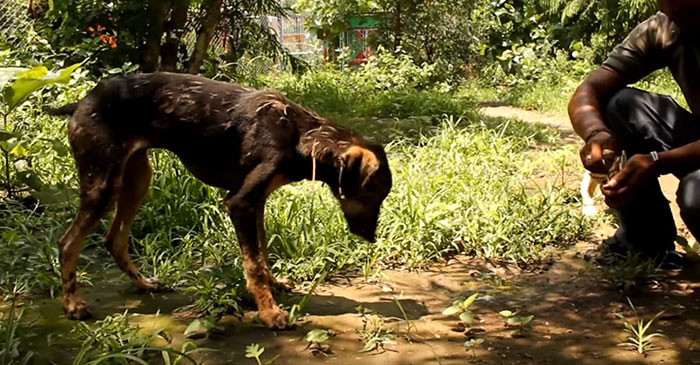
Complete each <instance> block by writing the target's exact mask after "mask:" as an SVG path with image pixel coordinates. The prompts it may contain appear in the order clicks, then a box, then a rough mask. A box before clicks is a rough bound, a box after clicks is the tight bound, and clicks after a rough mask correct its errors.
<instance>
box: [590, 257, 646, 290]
mask: <svg viewBox="0 0 700 365" xmlns="http://www.w3.org/2000/svg"><path fill="white" fill-rule="evenodd" d="M605 259H606V261H607V262H605V263H603V264H602V265H600V270H601V274H602V276H603V280H604V281H605V282H606V283H608V285H610V286H611V287H613V288H615V289H617V290H620V292H621V293H622V294H623V295H627V294H630V293H633V292H634V291H636V290H638V289H640V288H641V287H643V286H644V285H646V284H648V283H650V282H651V281H653V280H654V279H655V278H656V277H657V276H658V272H659V266H658V264H657V263H656V261H655V260H654V259H649V258H644V257H642V256H640V255H639V254H637V253H635V252H627V255H625V256H622V255H612V256H611V257H607V258H605Z"/></svg>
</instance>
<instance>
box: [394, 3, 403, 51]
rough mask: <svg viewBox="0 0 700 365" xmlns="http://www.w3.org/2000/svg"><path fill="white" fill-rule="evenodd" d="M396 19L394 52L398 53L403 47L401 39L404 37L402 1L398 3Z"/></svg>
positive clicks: (395, 13)
mask: <svg viewBox="0 0 700 365" xmlns="http://www.w3.org/2000/svg"><path fill="white" fill-rule="evenodd" d="M394 17H395V18H394V52H396V51H397V50H398V49H399V47H401V38H402V36H403V34H402V32H403V30H402V26H401V0H397V1H396V9H395V11H394Z"/></svg>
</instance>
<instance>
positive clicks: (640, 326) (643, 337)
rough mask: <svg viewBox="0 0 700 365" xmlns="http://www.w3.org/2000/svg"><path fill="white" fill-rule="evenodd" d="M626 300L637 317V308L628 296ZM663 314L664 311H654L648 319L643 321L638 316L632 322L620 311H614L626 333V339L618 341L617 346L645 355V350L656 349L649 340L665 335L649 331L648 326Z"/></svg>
mask: <svg viewBox="0 0 700 365" xmlns="http://www.w3.org/2000/svg"><path fill="white" fill-rule="evenodd" d="M627 302H628V303H629V305H630V307H631V308H632V311H633V312H634V315H635V316H636V317H639V313H637V309H636V308H635V307H634V304H632V301H631V300H630V299H629V298H627ZM663 314H664V311H661V312H659V313H656V314H655V315H654V316H653V317H652V318H651V319H649V320H648V321H645V320H644V319H643V318H640V319H639V320H637V321H636V322H632V321H631V320H630V319H628V318H627V317H625V316H624V315H623V314H622V313H616V315H617V317H618V318H620V319H621V320H622V323H623V325H624V329H623V331H624V332H626V333H627V334H628V337H627V341H625V342H621V343H619V344H618V346H620V347H627V348H629V349H631V350H634V351H636V352H637V353H638V354H640V355H645V356H646V353H647V352H649V351H653V350H656V349H657V348H656V347H655V346H654V344H653V343H652V341H651V340H652V339H653V338H656V337H666V336H665V335H664V334H662V333H658V332H651V333H650V328H651V325H652V324H653V323H654V321H656V320H657V319H658V318H659V317H661V316H662V315H663Z"/></svg>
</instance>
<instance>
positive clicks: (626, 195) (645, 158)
mask: <svg viewBox="0 0 700 365" xmlns="http://www.w3.org/2000/svg"><path fill="white" fill-rule="evenodd" d="M655 177H656V172H655V171H654V160H653V159H652V158H651V155H634V156H632V157H631V158H630V159H629V160H627V162H626V163H625V165H624V166H623V167H622V170H621V171H620V172H618V173H617V174H615V176H613V177H612V178H610V180H608V182H607V183H606V184H605V185H603V186H602V187H601V190H602V192H603V195H605V203H606V204H608V206H609V207H611V208H613V209H615V208H619V207H621V206H624V205H625V204H626V203H628V202H629V201H630V200H631V199H632V197H633V195H634V194H635V192H636V191H638V190H639V188H641V187H642V186H644V185H645V184H647V183H649V182H650V181H652V180H653V179H654V178H655Z"/></svg>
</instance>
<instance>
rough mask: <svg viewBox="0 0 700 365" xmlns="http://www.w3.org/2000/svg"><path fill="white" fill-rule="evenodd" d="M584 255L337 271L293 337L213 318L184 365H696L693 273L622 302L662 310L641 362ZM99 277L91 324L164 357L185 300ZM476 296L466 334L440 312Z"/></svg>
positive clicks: (293, 298)
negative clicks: (144, 341) (377, 328)
mask: <svg viewBox="0 0 700 365" xmlns="http://www.w3.org/2000/svg"><path fill="white" fill-rule="evenodd" d="M481 112H482V113H483V114H485V115H489V116H502V117H509V118H512V117H514V118H518V119H524V120H527V121H530V122H544V123H546V124H548V125H551V126H553V127H556V128H558V129H559V130H560V131H562V134H563V135H564V136H567V135H568V136H569V137H570V138H569V137H565V138H568V139H569V140H570V141H571V142H572V143H576V139H575V138H574V136H573V133H572V131H571V129H570V128H569V127H568V122H567V121H566V117H565V116H560V115H543V114H540V113H536V112H531V111H523V110H520V109H515V108H504V107H498V108H492V107H487V108H483V109H482V110H481ZM664 188H665V191H666V192H668V193H669V194H671V193H672V192H673V191H675V189H674V187H673V184H672V182H664ZM669 196H670V195H669ZM675 213H676V214H677V208H676V209H675ZM601 237H602V236H599V237H595V238H594V239H592V241H593V242H599V241H600V239H601ZM591 247H593V245H591V244H589V243H580V244H578V245H576V246H575V247H571V248H570V249H568V250H566V251H561V252H560V253H559V257H557V258H556V259H555V260H554V261H553V263H552V264H551V266H548V267H540V268H535V270H533V269H532V268H531V270H529V271H527V272H525V271H522V270H520V269H518V268H517V267H513V266H510V265H504V264H498V263H493V262H487V261H484V260H480V259H474V258H469V257H465V256H459V257H456V258H453V259H451V260H450V261H449V262H447V263H443V264H439V265H435V266H433V267H431V268H428V269H425V270H420V271H414V272H406V271H396V270H385V271H382V272H381V275H380V276H379V277H378V278H377V279H376V280H375V281H373V282H372V283H366V282H365V281H364V280H363V279H362V278H360V277H353V276H352V275H351V274H348V273H345V274H343V275H338V276H335V277H332V278H330V280H329V281H328V282H326V283H324V284H323V285H321V286H320V287H319V288H318V290H317V291H316V294H315V295H314V296H313V297H312V298H311V300H310V302H309V304H308V305H307V307H306V308H305V310H304V312H306V313H308V316H305V317H304V318H303V319H302V321H301V322H300V325H299V326H298V327H296V328H295V329H293V330H290V331H275V332H273V331H269V330H267V329H265V328H263V327H262V326H260V325H259V324H257V322H256V321H255V320H254V316H255V313H253V312H249V313H247V314H246V316H245V318H244V319H243V320H240V319H238V318H234V317H231V316H229V317H224V318H223V320H222V321H220V323H219V326H220V328H219V330H217V331H215V332H214V333H212V334H211V335H210V336H208V337H206V338H202V339H197V340H195V341H196V343H197V344H198V346H200V347H205V348H209V349H214V350H216V351H209V352H202V353H198V354H196V355H195V357H196V358H197V359H198V360H199V361H200V363H202V364H255V363H256V362H255V360H253V359H249V358H246V357H245V347H246V346H247V345H250V344H252V343H257V344H259V345H260V346H263V347H264V348H265V352H264V353H263V354H262V356H261V358H262V360H263V362H267V361H270V360H274V364H310V363H328V364H382V365H390V364H397V365H398V364H465V363H471V364H659V363H664V364H700V281H699V280H698V279H699V278H700V266H696V267H694V268H687V269H685V270H682V271H681V270H676V271H667V272H663V274H662V275H661V276H660V277H659V278H658V280H657V281H656V282H655V284H654V285H652V286H651V287H649V288H647V289H646V290H645V291H644V292H643V293H641V294H640V295H635V296H633V297H632V300H633V302H634V304H635V306H636V307H637V309H638V311H639V313H640V314H641V315H642V316H643V317H645V318H650V317H651V316H653V314H655V313H658V312H659V311H661V310H667V313H666V314H665V315H664V316H662V317H661V318H660V319H659V320H658V321H657V322H656V323H655V324H654V325H653V327H652V329H653V330H654V331H659V332H663V333H664V334H665V335H666V336H667V338H656V339H655V340H654V343H655V344H656V346H658V347H659V348H660V350H657V351H652V352H650V353H649V354H648V356H647V357H643V356H641V355H638V354H637V353H635V352H633V351H628V350H625V349H622V348H620V347H618V346H617V344H618V343H620V342H622V341H624V339H625V335H624V334H623V332H622V329H623V324H622V321H621V320H620V319H618V317H617V316H616V313H622V314H624V315H625V316H629V317H634V313H632V312H631V311H630V309H629V306H627V305H626V301H625V299H624V298H623V297H622V296H621V295H620V294H619V293H618V292H617V291H614V290H609V289H606V286H605V285H603V281H602V279H601V278H602V277H601V275H600V272H599V271H598V270H597V269H594V268H593V267H591V266H590V265H589V264H587V263H586V262H585V261H584V260H583V259H582V256H583V252H585V251H586V250H588V249H590V248H591ZM107 276H108V277H110V279H109V280H105V281H103V282H99V283H95V287H94V288H87V289H86V290H85V291H86V293H85V294H86V298H88V301H89V304H90V306H91V308H93V311H94V314H95V316H96V317H97V318H104V316H106V315H109V314H112V313H115V312H120V311H124V310H126V309H129V311H130V313H138V315H137V316H135V317H132V320H133V321H134V322H137V323H139V324H140V325H142V327H143V328H144V329H145V330H153V329H159V328H162V329H165V330H166V332H167V333H168V334H169V335H171V336H172V345H174V346H175V347H179V346H180V345H181V344H182V343H184V342H185V341H187V339H186V338H185V336H184V335H183V332H184V330H185V329H186V327H187V326H188V324H189V321H188V320H178V319H175V318H173V317H172V316H171V315H170V313H172V311H173V310H174V309H175V308H177V307H179V306H181V305H183V304H185V303H187V302H188V300H189V299H188V298H186V297H184V296H183V295H182V294H179V293H164V294H152V295H144V294H137V293H135V292H134V290H133V289H132V288H131V286H130V285H129V284H128V280H127V279H126V278H125V277H124V276H123V275H121V274H118V275H107ZM304 292H305V290H303V289H299V290H298V291H297V292H296V294H292V295H287V296H286V297H283V299H282V302H284V303H286V304H287V305H291V304H292V303H297V302H298V301H299V300H300V298H301V296H302V294H303V293H304ZM476 292H478V293H479V297H478V298H477V300H476V301H475V303H474V304H473V305H472V307H471V309H472V310H473V311H474V312H475V313H476V314H477V315H478V317H479V318H478V319H477V321H476V322H475V323H474V324H473V326H472V327H471V329H469V330H466V329H465V328H464V327H463V326H461V325H460V324H459V320H458V319H457V318H456V316H454V315H452V316H448V315H443V314H442V312H443V310H444V309H445V308H447V307H448V306H450V305H451V304H452V302H453V301H454V300H458V299H464V298H466V297H468V296H469V295H471V294H472V293H476ZM37 306H38V310H37V311H36V312H37V313H39V314H40V316H39V320H38V322H37V326H39V327H40V328H44V329H45V330H46V331H45V332H55V331H57V330H60V331H66V332H68V331H69V329H70V328H71V327H72V325H73V324H72V323H70V322H69V321H67V320H66V319H65V317H64V316H63V315H62V313H61V311H60V305H59V302H58V301H57V300H49V299H46V300H44V301H40V302H38V303H37ZM358 307H362V308H366V309H367V310H368V311H370V312H371V314H368V315H369V316H371V315H372V314H376V315H379V316H381V318H383V320H384V322H385V323H384V324H383V328H384V329H387V330H391V331H392V333H393V334H394V335H396V338H395V339H394V342H395V343H394V344H387V345H385V346H384V351H371V352H366V353H363V352H360V350H361V349H362V348H363V346H364V344H363V342H362V341H361V336H360V334H359V331H360V330H361V329H362V328H363V318H362V316H361V315H360V314H359V312H358ZM503 310H511V311H513V312H516V311H518V312H519V313H518V315H519V316H520V315H522V316H527V315H533V316H534V317H533V318H534V319H533V321H532V322H531V326H530V329H529V330H528V331H524V332H522V333H516V332H514V330H513V328H511V327H507V326H505V318H504V317H503V316H501V315H500V314H499V312H500V311H503ZM404 312H405V315H404ZM369 327H372V326H369ZM409 328H410V329H409ZM312 329H329V330H332V332H333V333H334V336H333V337H331V338H330V339H329V340H328V341H326V344H327V345H328V346H329V350H330V351H329V352H328V353H327V354H315V355H314V354H313V353H312V351H311V350H310V349H308V348H307V342H306V341H305V340H304V337H305V335H306V334H307V332H308V331H310V330H312ZM470 338H476V339H481V340H483V343H482V344H480V345H478V346H476V347H475V348H474V349H473V351H472V350H471V349H470V350H467V349H466V348H465V346H464V343H465V341H466V340H467V339H470ZM40 340H41V341H43V339H39V340H37V341H38V342H37V343H39V342H40ZM66 346H67V345H66ZM66 348H67V347H61V346H58V347H56V346H53V347H51V348H48V349H46V348H44V349H43V350H42V352H41V356H40V357H41V358H44V359H54V361H55V360H56V359H61V357H60V356H61V354H62V353H65V350H66ZM64 358H65V356H64ZM65 360H66V361H65V363H70V360H68V359H65ZM59 362H60V360H59Z"/></svg>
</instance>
